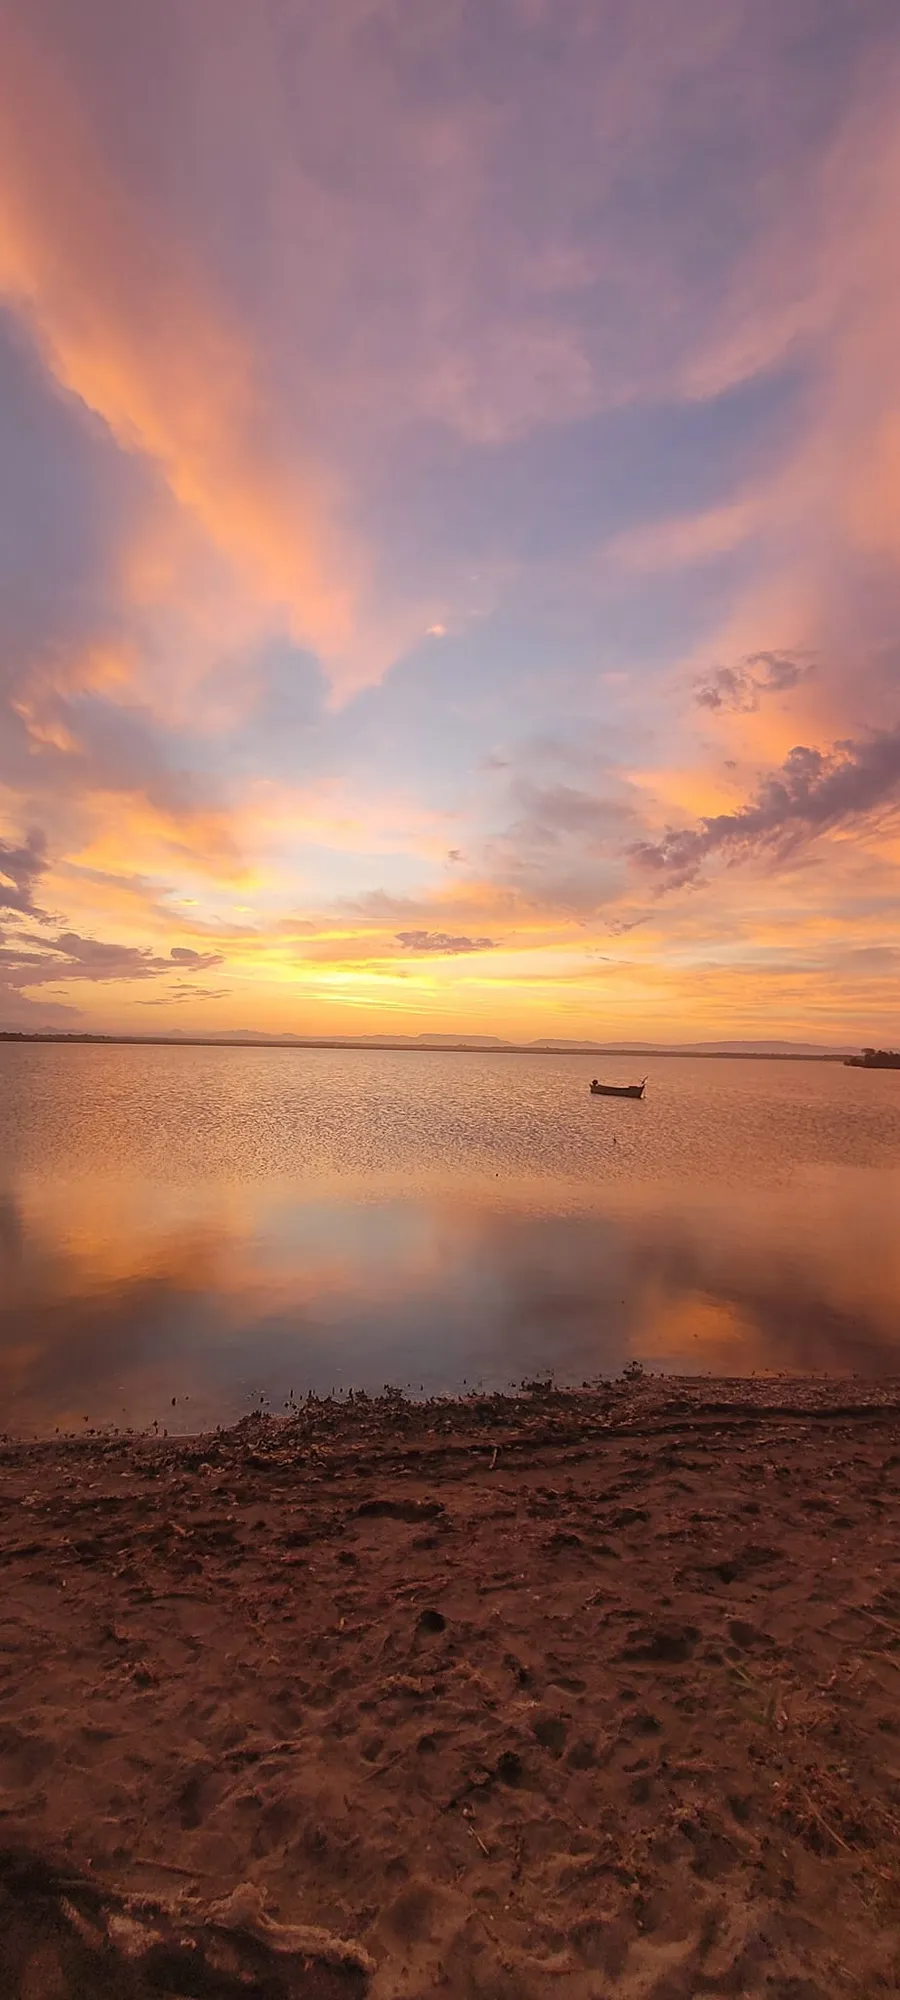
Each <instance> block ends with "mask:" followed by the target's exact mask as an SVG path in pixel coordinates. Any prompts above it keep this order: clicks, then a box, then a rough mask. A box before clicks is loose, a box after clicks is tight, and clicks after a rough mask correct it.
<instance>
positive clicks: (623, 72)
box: [0, 0, 900, 1043]
mask: <svg viewBox="0 0 900 2000" xmlns="http://www.w3.org/2000/svg"><path fill="white" fill-rule="evenodd" d="M898 214H900V7H898V4H897V0H0V1027H25V1028H41V1027H53V1028H64V1029H65V1028H71V1029H79V1028H88V1029H96V1030H104V1031H108V1030H113V1031H114V1030H122V1031H125V1032H127V1033H130V1034H143V1033H152V1034H159V1033H168V1032H170V1031H171V1032H178V1033H207V1032H209V1031H213V1032H215V1033H223V1032H226V1031H231V1030H240V1029H252V1030H259V1031H273V1032H282V1031H288V1032H291V1033H294V1034H307V1033H309V1034H332V1033H333V1034H339V1035H346V1034H351V1035H354V1034H361V1035H365V1034H375V1033H382V1032H387V1033H394V1034H407V1033H408V1034H417V1033H419V1032H426V1033H438V1032H444V1031H447V1032H454V1033H455V1032H458V1033H467V1032H468V1033H480V1034H499V1035H508V1036H515V1037H517V1038H523V1039H530V1038H533V1037H537V1036H543V1035H551V1036H559V1037H578V1036H588V1037H591V1038H593V1039H599V1040H615V1039H620V1038H621V1039H629V1040H630V1039H639V1038H644V1039H663V1040H690V1039H694V1038H698V1039H699V1038H703V1039H707V1038H724V1037H744V1038H747V1037H781V1036H787V1037H791V1038H795V1039H799V1040H803V1041H812V1042H821V1043H829V1042H832V1043H834V1042H845V1041H851V1042H860V1041H869V1040H872V1039H876V1040H890V1039H892V1038H893V1040H894V1041H895V1042H896V1041H897V1039H898V1037H900V998H898V996H900V931H898V920H900V620H898V612H900V361H898V357H900V230H898Z"/></svg>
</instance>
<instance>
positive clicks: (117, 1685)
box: [0, 1379, 900, 2000]
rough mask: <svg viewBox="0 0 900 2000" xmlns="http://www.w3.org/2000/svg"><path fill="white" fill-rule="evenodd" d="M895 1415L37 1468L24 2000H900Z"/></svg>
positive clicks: (395, 1441)
mask: <svg viewBox="0 0 900 2000" xmlns="http://www.w3.org/2000/svg"><path fill="white" fill-rule="evenodd" d="M898 1529H900V1388H898V1385H896V1384H892V1385H887V1386H883V1385H882V1386H872V1385H867V1384H863V1383H860V1382H856V1381H854V1382H845V1383H835V1382H830V1383H827V1384H826V1383H821V1382H820V1383H809V1382H789V1381H772V1380H768V1381H756V1382H727V1383H712V1382H710V1381H708V1380H704V1381H701V1382H697V1381H694V1382H687V1381H674V1380H660V1379H651V1380H644V1381H640V1380H637V1381H633V1382H620V1383H618V1384H615V1385H611V1386H609V1387H606V1388H601V1389H597V1390H591V1391H584V1392H580V1393H561V1392H556V1391H554V1390H552V1389H551V1388H548V1387H547V1386H546V1385H544V1386H540V1387H539V1386H537V1385H535V1386H534V1387H533V1388H532V1390H531V1391H530V1392H525V1393H523V1394H521V1395H520V1396H518V1397H490V1398H477V1397H473V1398H470V1399H468V1400H466V1401H463V1402H456V1403H448V1402H436V1403H421V1404H411V1403H405V1402H403V1401H401V1400H400V1399H397V1398H394V1397H385V1398H383V1399H376V1400H367V1399H354V1400H350V1401H343V1402H331V1401H324V1402H322V1401H319V1402H310V1403H309V1404H306V1405H304V1406H303V1407H302V1408H301V1409H300V1411H299V1412H298V1414H297V1415H296V1417H292V1418H290V1419H289V1420H278V1421H276V1420H274V1419H268V1418H249V1419H247V1420H246V1421H245V1422H244V1423H243V1424H241V1425H240V1426H238V1427H237V1429H235V1430H232V1431H229V1432H222V1433H217V1434H215V1435H214V1436H210V1437H206V1438H201V1439H190V1440H184V1439H179V1440H169V1439H165V1438H152V1439H151V1438H133V1437H85V1438H81V1439H75V1440H57V1441H54V1442H51V1443H44V1444H20V1443H15V1442H7V1443H5V1444H4V1445H3V1446H2V1447H0V1549H2V1565H3V1593H2V1604H0V1619H2V1625H0V1815H2V1825H0V1850H2V1852H0V1990H2V1993H3V1995H4V1996H5V2000H6V1996H9V2000H64V1996H73V2000H74V1996H78V2000H84V1996H89V2000H93V1996H95V1995H96V1996H100V1995H103V1996H104V2000H107V1996H112V1995H122V1996H138V1995H144V1994H147V1995H149V1994H151V1993H153V1994H156V1995H160V1994H162V1995H167V1996H170V2000H173V1996H179V2000H181V1996H187V1995H201V1996H202V1995H214V1994H215V1995H217V1996H221V2000H232V1996H236V1995H239V1994H250V1995H252V1996H256V2000H295V1997H296V2000H299V1996H303V2000H339V1997H340V1996H351V1995H352V1996H357V1995H368V1996H370V2000H425V1996H426V1995H431V1994H438V1993H446V1994H448V1995H457V1994H458V1995H466V1996H468V1995H472V1996H484V2000H489V1997H490V2000H538V1996H545V1995H551V1994H552V1995H553V1996H560V1995H572V1996H573V2000H588V1996H590V2000H601V1996H606V1995H611V1994H615V1995H622V1996H623V2000H693V1996H695V1995H701V1994H703V1995H721V1996H723V2000H724V1996H726V1995H739V1994H747V1995H752V1996H758V1997H759V2000H763V1997H764V1996H765V2000H832V1996H835V1995H845V1994H846V1995H851V1994H852V1995H858V1996H860V2000H861V1996H863V1995H865V1996H871V1995H875V1994H878V1993H881V1992H883V1993H893V1992H896V1991H898V1990H900V1702H898V1696H900V1567H898V1546H900V1543H898Z"/></svg>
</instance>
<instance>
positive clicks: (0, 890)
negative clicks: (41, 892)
mask: <svg viewBox="0 0 900 2000" xmlns="http://www.w3.org/2000/svg"><path fill="white" fill-rule="evenodd" d="M46 845H47V843H46V840H45V838H44V835H43V834H42V833H41V832H40V831H38V830H35V831H34V832H32V833H29V834H28V836H27V838H26V839H25V840H24V841H23V842H22V843H21V844H20V845H19V846H18V847H17V846H15V845H14V844H12V843H10V842H7V841H5V840H0V910H16V911H18V913H19V915H20V916H33V915H34V914H35V904H34V886H35V883H36V882H37V881H38V880H39V879H40V876H41V875H42V874H43V872H44V869H45V868H46V866H47V862H46Z"/></svg>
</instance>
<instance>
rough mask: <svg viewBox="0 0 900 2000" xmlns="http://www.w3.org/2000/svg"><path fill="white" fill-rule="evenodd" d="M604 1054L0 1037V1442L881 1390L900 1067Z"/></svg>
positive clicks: (898, 1293) (897, 1295) (898, 1362)
mask: <svg viewBox="0 0 900 2000" xmlns="http://www.w3.org/2000/svg"><path fill="white" fill-rule="evenodd" d="M599 1062H600V1059H599V1058H590V1057H588V1058H585V1057H577V1056H571V1057H570V1056H564V1057H538V1056H495V1055H438V1054H433V1055H432V1054H404V1053H401V1052H397V1053H380V1052H379V1053H369V1052H365V1053H363V1052H357V1051H349V1052H341V1053H332V1052H330V1051H325V1050H280V1049H276V1050H272V1049H263V1050H260V1049H246V1050H245V1049H178V1048H156V1049H134V1048H131V1049H128V1048H86V1047H81V1048H78V1047H75V1048H60V1047H53V1046H45V1047H35V1046H27V1045H26V1046H21V1045H19V1046H16V1045H15V1044H7V1045H2V1044H0V1429H5V1430H6V1431H8V1432H12V1433H14V1434H15V1433H24V1434H28V1433H32V1432H35V1431H43V1432H47V1431H52V1430H53V1429H54V1427H56V1426H57V1425H59V1426H62V1427H65V1428H71V1427H74V1426H76V1425H77V1426H78V1427H82V1426H83V1424H84V1421H85V1419H87V1420H88V1421H89V1422H90V1423H119V1424H134V1425H140V1426H145V1425H148V1424H151V1423H153V1422H154V1421H158V1422H159V1423H160V1424H164V1425H166V1426H167V1427H168V1428H169V1429H170V1430H190V1429H197V1428H199V1427H201V1426H204V1425H207V1424H210V1423H217V1422H222V1421H226V1420H231V1419H233V1418H235V1417H236V1416H239V1415H241V1414H243V1413H244V1412H245V1411H246V1410H247V1409H248V1408H251V1407H253V1406H254V1405H255V1404H257V1403H258V1401H259V1399H260V1397H265V1398H267V1399H268V1403H269V1405H270V1406H271V1407H273V1408H276V1409H277V1408H279V1407H280V1406H281V1405H282V1404H283V1403H284V1401H285V1400H286V1399H287V1398H288V1397H289V1396H290V1395H291V1393H292V1392H293V1393H294V1394H295V1395H296V1396H297V1397H298V1398H299V1397H300V1396H301V1395H303V1394H304V1393H305V1392H306V1391H307V1389H309V1388H313V1389H315V1390H317V1391H320V1392H321V1391H326V1390H329V1389H331V1388H334V1389H336V1390H337V1389H347V1388H351V1387H354V1388H358V1387H365V1388H370V1389H373V1388H380V1387H382V1386H383V1385H384V1384H385V1383H388V1382H390V1383H393V1384H399V1385H401V1386H407V1385H409V1386H411V1388H412V1389H413V1390H415V1391H418V1390H419V1389H421V1388H424V1389H426V1390H448V1389H457V1388H459V1387H460V1386H461V1385H462V1384H464V1383H468V1384H469V1385H471V1384H473V1383H476V1382H478V1383H482V1384H484V1385H486V1386H488V1387H505V1386H507V1385H508V1384H509V1383H511V1382H516V1381H519V1380H521V1379H522V1377H523V1376H531V1375H534V1374H535V1373H537V1372H539V1371H540V1372H544V1371H547V1370H552V1371H553V1372H554V1373H555V1375H556V1377H557V1379H558V1380H560V1381H581V1380H583V1379H585V1378H593V1377H596V1376H598V1375H610V1374H617V1373H619V1372H620V1370H621V1369H622V1367H623V1366H624V1365H625V1363H626V1362H627V1361H629V1360H630V1359H632V1358H638V1359H640V1360H641V1361H642V1362H643V1363H644V1364H645V1365H646V1366H647V1367H650V1368H662V1367H664V1368H673V1369H678V1370H690V1371H692V1372H694V1371H705V1370H711V1371H713V1372H715V1373H723V1372H726V1373H749V1372H751V1371H752V1370H755V1369H823V1370H829V1371H841V1372H843V1371H847V1370H859V1371H860V1372H864V1373H866V1374H881V1373H884V1374H889V1373H894V1372H898V1371H900V1073H896V1072H895V1073H891V1072H881V1073H877V1074H865V1073H861V1072H859V1071H854V1070H849V1069H844V1068H843V1067H842V1066H840V1065H832V1064H825V1063H770V1062H758V1063H757V1062H737V1061H734V1062H732V1061H704V1060H687V1059H680V1060H671V1059H670V1060H666V1059H665V1058H645V1059H643V1062H642V1063H641V1065H640V1067H637V1066H636V1065H635V1063H634V1062H632V1061H628V1060H626V1059H624V1058H611V1059H608V1060H607V1061H606V1062H605V1063H603V1064H602V1073H603V1074H604V1075H606V1076H609V1077H610V1078H611V1079H612V1080H626V1079H628V1078H629V1077H631V1076H633V1075H634V1074H635V1071H636V1067H637V1073H638V1074H639V1073H640V1069H641V1068H644V1067H646V1070H647V1074H648V1085H647V1097H646V1099H645V1101H644V1102H643V1103H642V1104H635V1103H630V1102H628V1101H617V1100H616V1099H602V1098H600V1099H592V1098H591V1097H590V1096H589V1095H588V1089H587V1086H588V1083H589V1080H590V1076H591V1074H592V1073H593V1072H594V1070H595V1069H596V1068H597V1066H598V1063H599ZM173 1398H174V1401H173Z"/></svg>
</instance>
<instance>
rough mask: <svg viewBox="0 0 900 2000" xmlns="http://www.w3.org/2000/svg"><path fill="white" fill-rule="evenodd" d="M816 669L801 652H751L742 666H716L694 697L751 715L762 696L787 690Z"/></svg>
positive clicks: (702, 704)
mask: <svg viewBox="0 0 900 2000" xmlns="http://www.w3.org/2000/svg"><path fill="white" fill-rule="evenodd" d="M812 671H813V667H812V662H811V661H810V660H809V659H807V658H806V657H804V655H802V654H800V653H792V652H782V653H748V654H747V655H746V657H745V658H744V659H743V660H741V662H740V664H739V665H738V666H736V667H716V669H715V671H714V672H713V673H711V674H710V676H709V679H708V680H706V681H699V682H698V683H697V685H696V688H695V690H694V700H695V701H696V704H697V707H698V708H710V709H713V710H715V709H730V710H731V711H732V712H733V713H734V714H737V715H751V714H753V713H754V712H755V710H756V709H758V707H759V704H760V698H761V696H763V695H767V694H786V693H787V692H788V691H789V689H791V688H794V687H796V686H797V683H798V681H802V680H805V679H806V676H807V674H810V673H812Z"/></svg>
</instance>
